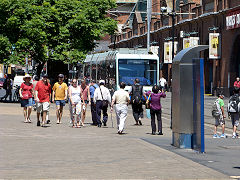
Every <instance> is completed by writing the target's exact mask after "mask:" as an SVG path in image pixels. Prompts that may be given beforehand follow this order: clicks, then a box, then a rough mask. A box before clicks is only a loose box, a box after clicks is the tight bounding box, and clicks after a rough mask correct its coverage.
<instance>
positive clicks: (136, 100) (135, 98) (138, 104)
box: [130, 78, 143, 125]
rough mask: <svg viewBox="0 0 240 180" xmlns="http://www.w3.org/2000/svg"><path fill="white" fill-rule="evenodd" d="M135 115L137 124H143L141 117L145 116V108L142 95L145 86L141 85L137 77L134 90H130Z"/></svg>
mask: <svg viewBox="0 0 240 180" xmlns="http://www.w3.org/2000/svg"><path fill="white" fill-rule="evenodd" d="M130 94H131V102H132V110H133V117H134V119H135V121H136V124H135V125H142V121H141V118H143V108H142V96H143V86H142V85H140V80H139V79H138V78H136V79H135V81H134V85H133V86H132V90H130Z"/></svg>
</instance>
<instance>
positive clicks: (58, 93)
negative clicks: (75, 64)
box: [52, 74, 68, 124]
mask: <svg viewBox="0 0 240 180" xmlns="http://www.w3.org/2000/svg"><path fill="white" fill-rule="evenodd" d="M63 80H64V75H63V74H59V75H58V82H56V83H55V84H54V86H53V95H52V102H54V101H55V102H56V108H57V109H56V115H57V124H60V123H61V119H62V114H63V106H65V104H66V99H67V91H68V87H67V84H66V83H65V82H63Z"/></svg>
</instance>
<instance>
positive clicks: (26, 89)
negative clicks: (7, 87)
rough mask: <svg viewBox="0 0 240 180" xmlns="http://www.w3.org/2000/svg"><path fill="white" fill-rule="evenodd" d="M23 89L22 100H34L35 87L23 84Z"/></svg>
mask: <svg viewBox="0 0 240 180" xmlns="http://www.w3.org/2000/svg"><path fill="white" fill-rule="evenodd" d="M20 88H22V96H23V97H22V99H29V98H32V91H33V85H32V83H30V84H29V85H27V84H25V83H22V84H21V87H20Z"/></svg>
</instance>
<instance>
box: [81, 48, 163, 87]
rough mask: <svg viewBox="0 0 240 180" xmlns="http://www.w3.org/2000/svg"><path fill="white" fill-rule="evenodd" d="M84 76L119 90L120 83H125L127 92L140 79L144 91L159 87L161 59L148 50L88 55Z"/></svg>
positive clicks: (127, 50)
mask: <svg viewBox="0 0 240 180" xmlns="http://www.w3.org/2000/svg"><path fill="white" fill-rule="evenodd" d="M83 71H84V76H85V77H88V78H89V79H95V80H96V82H98V80H100V79H103V80H105V81H106V86H107V87H108V88H109V89H111V88H113V89H114V90H117V89H119V83H120V82H125V83H126V88H125V90H129V89H130V88H131V86H132V85H133V84H134V80H135V79H136V78H138V79H139V80H140V84H141V85H142V86H143V89H144V91H147V90H150V89H151V88H152V86H153V85H155V84H156V85H158V83H159V82H158V80H159V57H158V56H157V55H156V54H148V52H147V49H143V48H138V49H129V48H120V49H116V50H115V51H107V52H103V53H96V54H91V55H87V57H86V59H85V61H84V70H83Z"/></svg>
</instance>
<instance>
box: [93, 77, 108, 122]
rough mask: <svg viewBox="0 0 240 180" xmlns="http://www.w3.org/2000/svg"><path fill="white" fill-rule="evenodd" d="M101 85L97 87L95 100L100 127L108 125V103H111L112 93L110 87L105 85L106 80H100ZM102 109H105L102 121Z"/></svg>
mask: <svg viewBox="0 0 240 180" xmlns="http://www.w3.org/2000/svg"><path fill="white" fill-rule="evenodd" d="M99 84H100V87H98V88H96V90H95V92H94V97H93V102H94V103H95V104H96V113H97V124H98V127H101V126H102V122H103V125H104V126H107V120H108V114H107V109H108V104H110V103H111V95H110V92H109V90H108V88H106V87H104V84H105V81H104V80H100V81H99ZM101 111H103V121H102V122H101Z"/></svg>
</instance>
